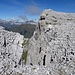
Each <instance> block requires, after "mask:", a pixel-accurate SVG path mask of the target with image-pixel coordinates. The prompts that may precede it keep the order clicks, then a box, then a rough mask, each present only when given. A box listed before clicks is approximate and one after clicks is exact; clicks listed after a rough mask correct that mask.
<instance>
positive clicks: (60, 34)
mask: <svg viewBox="0 0 75 75" xmlns="http://www.w3.org/2000/svg"><path fill="white" fill-rule="evenodd" d="M27 64H28V65H39V66H46V67H50V73H51V74H50V75H54V74H55V75H75V14H70V13H62V12H55V11H52V10H45V11H43V13H42V14H41V15H40V18H39V21H38V25H37V27H36V31H35V32H34V35H33V36H32V38H31V39H30V43H29V52H28V60H27ZM43 75H44V74H43Z"/></svg>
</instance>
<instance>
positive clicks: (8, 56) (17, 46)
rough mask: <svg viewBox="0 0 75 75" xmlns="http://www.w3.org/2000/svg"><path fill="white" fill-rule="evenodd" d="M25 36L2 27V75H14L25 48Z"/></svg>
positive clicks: (0, 48) (0, 65)
mask: <svg viewBox="0 0 75 75" xmlns="http://www.w3.org/2000/svg"><path fill="white" fill-rule="evenodd" d="M22 43H23V36H22V35H20V34H19V33H13V32H9V31H6V30H4V28H3V27H0V75H7V73H8V74H10V75H12V70H13V69H14V68H16V67H18V65H19V64H18V63H19V60H20V59H21V56H22V53H23V48H22Z"/></svg>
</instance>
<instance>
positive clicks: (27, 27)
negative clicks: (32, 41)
mask: <svg viewBox="0 0 75 75" xmlns="http://www.w3.org/2000/svg"><path fill="white" fill-rule="evenodd" d="M35 26H36V25H32V24H22V25H17V26H16V27H14V28H9V29H7V30H9V31H13V32H18V33H20V34H21V35H24V37H25V38H30V37H31V36H32V35H33V32H34V30H35Z"/></svg>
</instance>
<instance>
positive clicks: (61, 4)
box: [0, 0, 75, 20]
mask: <svg viewBox="0 0 75 75" xmlns="http://www.w3.org/2000/svg"><path fill="white" fill-rule="evenodd" d="M44 9H53V10H55V11H59V12H68V13H75V0H0V19H5V20H11V19H19V18H26V19H30V20H32V19H33V20H37V19H38V17H39V15H40V13H41V12H42V11H43V10H44Z"/></svg>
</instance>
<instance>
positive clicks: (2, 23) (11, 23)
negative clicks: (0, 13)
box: [0, 19, 36, 29]
mask: <svg viewBox="0 0 75 75" xmlns="http://www.w3.org/2000/svg"><path fill="white" fill-rule="evenodd" d="M21 24H33V25H36V22H35V21H33V20H30V21H26V22H15V21H6V20H2V19H0V26H3V27H5V29H9V28H14V27H16V26H17V25H21Z"/></svg>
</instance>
